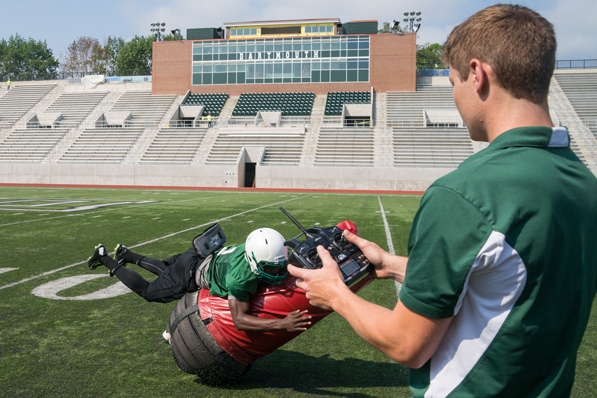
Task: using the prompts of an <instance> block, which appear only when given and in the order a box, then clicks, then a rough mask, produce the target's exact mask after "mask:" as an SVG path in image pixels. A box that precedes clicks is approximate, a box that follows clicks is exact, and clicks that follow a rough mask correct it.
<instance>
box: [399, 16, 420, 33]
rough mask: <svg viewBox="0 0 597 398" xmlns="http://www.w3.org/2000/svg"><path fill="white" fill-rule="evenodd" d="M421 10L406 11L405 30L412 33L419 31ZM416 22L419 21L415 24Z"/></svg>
mask: <svg viewBox="0 0 597 398" xmlns="http://www.w3.org/2000/svg"><path fill="white" fill-rule="evenodd" d="M420 15H421V11H407V12H405V13H404V16H405V17H406V18H404V19H403V21H404V22H406V23H407V26H406V27H405V29H404V30H405V31H407V32H411V33H417V32H418V30H419V29H420V28H421V17H420ZM415 22H417V23H416V24H415Z"/></svg>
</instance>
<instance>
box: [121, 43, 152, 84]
mask: <svg viewBox="0 0 597 398" xmlns="http://www.w3.org/2000/svg"><path fill="white" fill-rule="evenodd" d="M154 41H155V37H154V36H145V37H144V36H135V37H133V39H132V40H130V41H128V42H126V43H124V44H122V45H121V46H119V48H118V53H117V54H116V59H115V60H116V74H117V75H119V76H127V75H149V74H151V56H152V45H153V42H154Z"/></svg>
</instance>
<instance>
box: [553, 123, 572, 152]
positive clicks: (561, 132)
mask: <svg viewBox="0 0 597 398" xmlns="http://www.w3.org/2000/svg"><path fill="white" fill-rule="evenodd" d="M568 145H570V137H569V136H568V130H567V129H566V128H565V127H554V128H553V133H551V139H550V140H549V145H548V147H550V148H561V147H567V146H568Z"/></svg>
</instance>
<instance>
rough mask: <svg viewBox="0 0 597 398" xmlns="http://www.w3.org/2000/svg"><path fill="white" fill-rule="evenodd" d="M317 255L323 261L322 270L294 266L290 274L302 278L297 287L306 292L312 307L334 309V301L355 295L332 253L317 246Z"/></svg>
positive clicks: (289, 267)
mask: <svg viewBox="0 0 597 398" xmlns="http://www.w3.org/2000/svg"><path fill="white" fill-rule="evenodd" d="M317 254H318V255H319V258H320V259H321V263H322V265H323V266H322V268H320V269H316V270H314V269H305V268H298V267H295V266H294V265H292V264H289V265H288V272H289V273H290V274H291V275H293V276H295V277H297V278H300V279H299V280H297V282H296V285H297V286H298V287H300V288H301V289H303V290H305V292H306V297H307V298H308V299H309V303H311V305H314V306H317V307H320V308H323V309H326V310H333V309H334V305H333V304H334V300H336V299H337V298H339V297H342V295H344V294H353V293H352V292H351V291H350V289H349V288H348V287H347V286H346V284H345V283H344V278H343V277H342V274H341V273H340V268H339V267H338V264H337V263H336V262H335V261H334V259H333V258H332V256H331V255H330V253H329V252H328V251H327V250H326V249H325V248H324V247H323V246H317Z"/></svg>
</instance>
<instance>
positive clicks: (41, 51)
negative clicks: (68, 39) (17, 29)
mask: <svg viewBox="0 0 597 398" xmlns="http://www.w3.org/2000/svg"><path fill="white" fill-rule="evenodd" d="M58 66H59V62H58V61H57V60H56V59H55V58H54V55H53V54H52V50H51V49H50V48H48V45H47V43H46V42H45V41H43V42H42V41H35V40H33V39H31V38H29V39H28V40H25V39H24V38H23V37H21V36H19V34H16V35H15V36H10V38H9V39H8V40H5V39H2V40H1V41H0V80H6V79H8V78H10V79H11V80H50V79H55V78H56V77H57V73H56V70H57V68H58Z"/></svg>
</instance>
